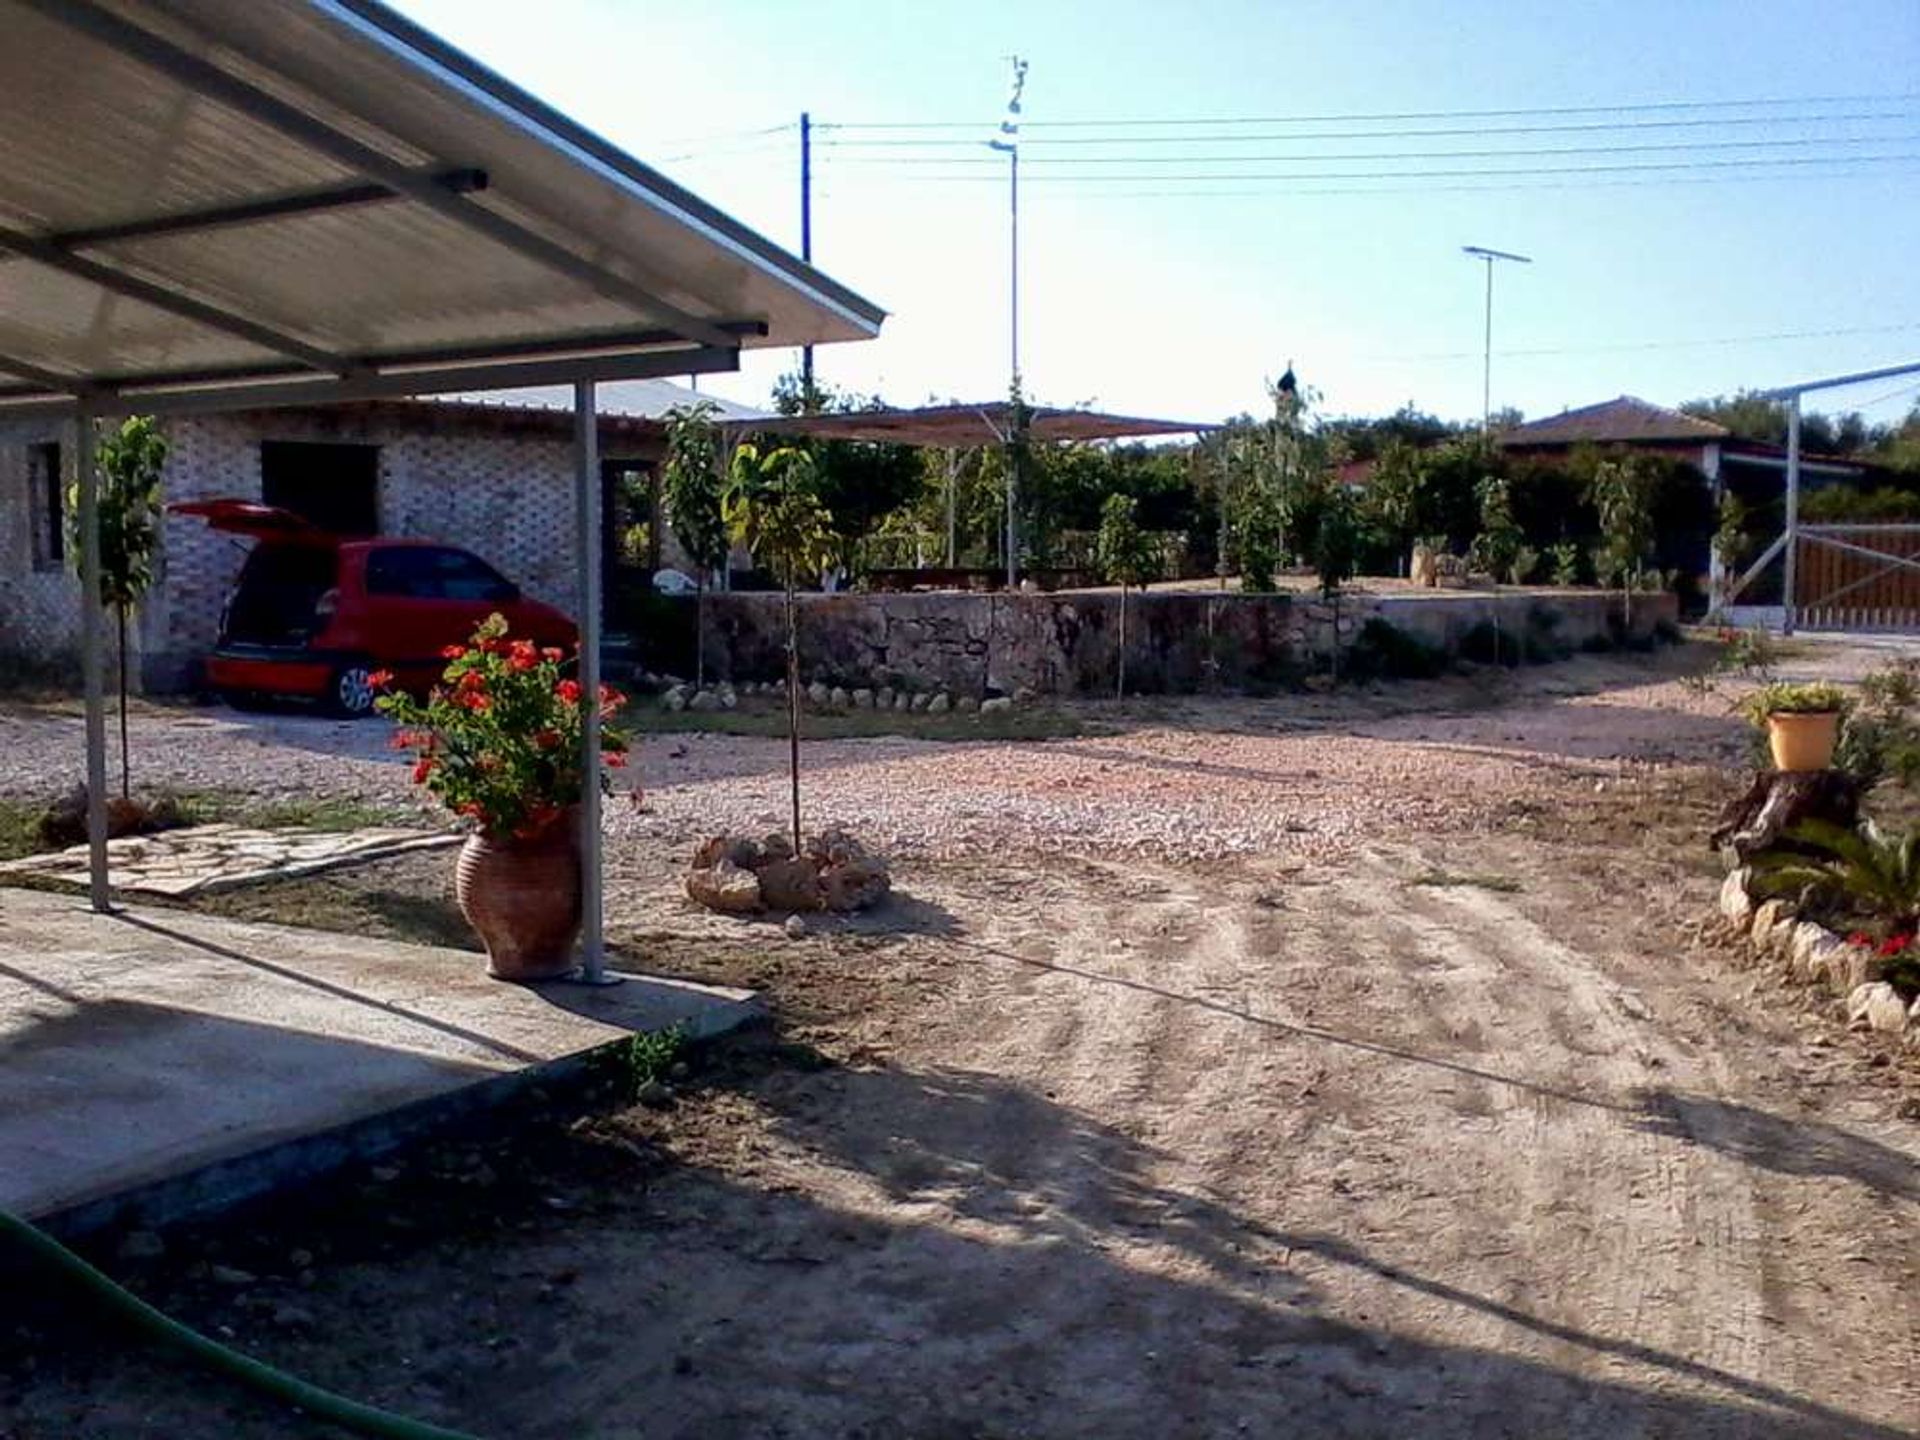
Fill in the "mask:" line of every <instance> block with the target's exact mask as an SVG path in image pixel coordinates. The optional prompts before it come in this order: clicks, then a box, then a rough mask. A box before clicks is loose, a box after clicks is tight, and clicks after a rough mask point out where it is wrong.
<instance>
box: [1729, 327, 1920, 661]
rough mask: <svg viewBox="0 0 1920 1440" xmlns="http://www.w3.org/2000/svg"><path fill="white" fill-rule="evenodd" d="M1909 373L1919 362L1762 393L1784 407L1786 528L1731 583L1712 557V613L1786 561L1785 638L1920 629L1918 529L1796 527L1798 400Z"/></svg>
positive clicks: (1916, 371)
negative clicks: (1800, 632) (1808, 629)
mask: <svg viewBox="0 0 1920 1440" xmlns="http://www.w3.org/2000/svg"><path fill="white" fill-rule="evenodd" d="M1913 374H1920V364H1911V365H1889V366H1886V367H1884V368H1882V369H1879V370H1862V371H1858V372H1856V373H1855V374H1852V375H1836V376H1833V377H1832V378H1831V379H1827V380H1809V381H1807V382H1806V383H1805V384H1801V385H1788V386H1784V387H1783V388H1781V389H1778V390H1767V391H1762V392H1761V394H1760V398H1762V399H1766V400H1785V401H1786V402H1787V493H1786V511H1787V515H1786V519H1787V523H1786V529H1785V532H1784V533H1783V534H1781V535H1778V536H1776V537H1775V538H1774V541H1773V543H1772V544H1771V545H1769V546H1767V548H1766V549H1765V551H1763V552H1762V553H1761V555H1760V558H1759V559H1757V560H1755V561H1754V562H1753V564H1751V565H1750V566H1748V567H1747V570H1746V573H1745V574H1743V575H1741V576H1740V577H1739V578H1738V579H1737V580H1734V581H1733V582H1732V583H1731V584H1730V585H1729V584H1726V583H1725V579H1724V577H1723V576H1722V575H1721V574H1720V572H1719V558H1718V556H1717V555H1716V556H1715V559H1714V592H1715V599H1714V605H1713V609H1714V611H1715V612H1716V613H1718V612H1722V611H1724V610H1726V609H1728V608H1730V607H1732V606H1734V605H1736V604H1737V603H1738V601H1739V598H1740V592H1741V591H1742V590H1744V589H1746V588H1747V586H1748V585H1750V584H1752V583H1753V581H1754V580H1755V579H1756V578H1757V577H1758V576H1759V574H1760V573H1761V571H1763V570H1765V569H1766V568H1767V566H1769V565H1771V564H1772V563H1773V562H1774V561H1775V560H1776V559H1778V558H1780V557H1781V556H1783V555H1784V556H1785V565H1784V566H1783V583H1782V599H1783V600H1784V602H1785V603H1784V605H1783V607H1782V609H1781V628H1782V629H1783V630H1784V631H1785V632H1786V633H1787V634H1789V635H1791V634H1792V633H1793V632H1794V630H1795V629H1797V628H1799V627H1801V626H1813V627H1814V628H1816V629H1821V630H1920V525H1896V524H1884V525H1879V524H1876V525H1803V524H1801V523H1800V400H1801V397H1802V396H1803V395H1806V394H1808V393H1810V392H1812V391H1815V390H1833V389H1837V388H1839V387H1841V386H1845V385H1854V384H1858V383H1859V382H1861V381H1863V380H1884V379H1890V378H1892V377H1895V376H1902V375H1913Z"/></svg>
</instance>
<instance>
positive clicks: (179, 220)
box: [46, 170, 487, 250]
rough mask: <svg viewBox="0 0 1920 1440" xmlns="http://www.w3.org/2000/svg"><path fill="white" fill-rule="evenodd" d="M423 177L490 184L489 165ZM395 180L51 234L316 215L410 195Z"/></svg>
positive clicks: (462, 186)
mask: <svg viewBox="0 0 1920 1440" xmlns="http://www.w3.org/2000/svg"><path fill="white" fill-rule="evenodd" d="M422 178H423V179H425V180H427V181H428V182H430V183H432V184H435V185H438V186H441V187H442V188H443V189H445V190H446V191H447V192H448V193H449V194H453V195H467V194H471V193H472V192H473V191H475V190H484V189H486V188H487V172H486V171H484V170H440V171H430V172H428V173H427V174H425V175H424V176H423V177H422ZM409 198H410V197H409V196H406V195H402V194H401V193H400V192H399V191H398V190H395V189H394V188H393V187H392V186H391V185H382V184H380V183H379V182H378V181H373V180H366V181H361V182H360V183H358V184H354V185H334V186H330V187H328V188H326V189H322V190H297V191H293V192H291V193H289V194H285V195H265V196H262V197H261V198H259V199H257V200H241V201H237V202H235V203H233V204H231V205H214V206H210V207H208V208H207V209H204V210H183V211H181V212H180V213H178V214H175V215H154V216H149V217H147V218H145V219H140V220H123V221H120V222H119V223H117V224H112V225H93V226H89V227H87V228H86V229H84V230H63V231H61V232H59V233H58V234H54V235H49V236H47V237H46V239H47V242H48V243H49V244H51V245H57V246H59V247H60V248H61V249H62V250H79V249H84V248H86V247H87V246H90V245H107V244H112V243H113V242H115V241H120V240H147V239H152V238H153V237H155V236H159V235H180V234H185V233H188V232H190V231H194V230H218V229H224V228H226V227H228V226H232V225H255V224H258V223H260V222H261V221H264V220H284V219H288V218H290V217H292V216H297V215H314V214H319V213H323V212H325V211H329V210H349V209H353V208H355V207H358V206H362V205H384V204H391V203H392V202H393V201H395V200H405V199H409Z"/></svg>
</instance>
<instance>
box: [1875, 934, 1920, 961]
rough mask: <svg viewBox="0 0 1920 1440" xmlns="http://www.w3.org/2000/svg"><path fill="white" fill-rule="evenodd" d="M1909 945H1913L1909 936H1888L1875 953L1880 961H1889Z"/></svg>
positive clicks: (1911, 937)
mask: <svg viewBox="0 0 1920 1440" xmlns="http://www.w3.org/2000/svg"><path fill="white" fill-rule="evenodd" d="M1911 944H1913V936H1911V935H1889V936H1888V937H1887V938H1886V939H1884V940H1882V941H1881V942H1880V948H1879V950H1878V951H1877V952H1876V953H1877V954H1878V955H1879V956H1880V958H1881V959H1883V960H1890V959H1892V958H1893V957H1894V956H1895V955H1898V954H1899V953H1900V952H1901V951H1902V950H1904V949H1906V948H1907V947H1908V946H1909V945H1911Z"/></svg>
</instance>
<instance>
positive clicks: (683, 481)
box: [662, 400, 728, 688]
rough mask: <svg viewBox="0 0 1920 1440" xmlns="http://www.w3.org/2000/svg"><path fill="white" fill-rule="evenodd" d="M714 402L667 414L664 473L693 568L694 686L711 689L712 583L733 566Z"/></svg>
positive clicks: (676, 529)
mask: <svg viewBox="0 0 1920 1440" xmlns="http://www.w3.org/2000/svg"><path fill="white" fill-rule="evenodd" d="M717 413H718V407H717V406H715V405H714V404H713V402H712V401H710V400H702V401H699V402H698V403H697V404H693V405H676V406H674V407H673V408H672V409H671V410H669V411H668V412H667V455H666V463H665V464H664V466H663V467H662V469H663V470H664V472H665V473H664V474H663V476H662V479H663V481H664V482H665V489H666V501H667V516H668V519H669V520H670V521H671V522H672V524H673V533H674V535H675V536H676V537H677V538H678V539H679V541H680V548H681V549H683V550H685V551H686V552H687V558H688V559H689V560H691V561H692V562H693V569H694V576H693V604H694V612H693V613H694V621H693V683H694V686H695V688H698V687H700V686H702V685H705V684H706V683H707V582H708V580H709V579H710V578H711V577H712V575H713V572H714V571H715V570H718V569H719V568H720V567H721V566H722V565H724V564H726V563H727V543H728V536H727V521H726V516H725V515H724V514H722V513H721V496H722V491H723V489H724V486H723V484H722V481H721V477H720V427H719V426H718V425H716V424H715V423H714V419H713V417H714V416H715V415H716V414H717Z"/></svg>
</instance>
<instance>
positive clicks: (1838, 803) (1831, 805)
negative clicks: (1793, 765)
mask: <svg viewBox="0 0 1920 1440" xmlns="http://www.w3.org/2000/svg"><path fill="white" fill-rule="evenodd" d="M1859 819H1860V785H1859V782H1858V781H1856V780H1855V779H1854V778H1853V777H1852V776H1851V775H1848V774H1845V773H1844V772H1842V771H1839V770H1761V771H1758V772H1756V773H1755V775H1754V777H1753V783H1752V784H1751V785H1749V786H1748V787H1747V789H1746V793H1745V794H1743V795H1741V796H1739V797H1738V798H1737V799H1735V800H1732V801H1730V802H1729V803H1728V805H1727V807H1726V808H1725V809H1724V810H1722V811H1721V812H1720V823H1719V825H1717V826H1716V827H1715V828H1714V832H1713V843H1714V845H1715V846H1716V847H1719V846H1724V847H1726V848H1727V849H1730V850H1732V851H1733V853H1734V854H1735V855H1736V856H1738V857H1739V859H1740V861H1741V863H1743V864H1744V863H1745V862H1746V861H1748V860H1750V859H1752V858H1753V857H1754V856H1755V855H1758V854H1760V853H1761V852H1762V851H1764V850H1773V849H1777V848H1788V849H1791V848H1793V842H1792V841H1790V840H1788V841H1784V842H1783V840H1782V837H1783V836H1784V835H1785V834H1786V832H1787V831H1788V830H1789V829H1791V828H1792V827H1793V826H1794V825H1796V824H1798V823H1799V822H1800V821H1802V820H1828V821H1831V822H1832V823H1833V824H1835V825H1841V826H1845V827H1846V828H1847V829H1849V830H1851V829H1852V828H1853V827H1854V826H1855V825H1856V824H1858V823H1859Z"/></svg>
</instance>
